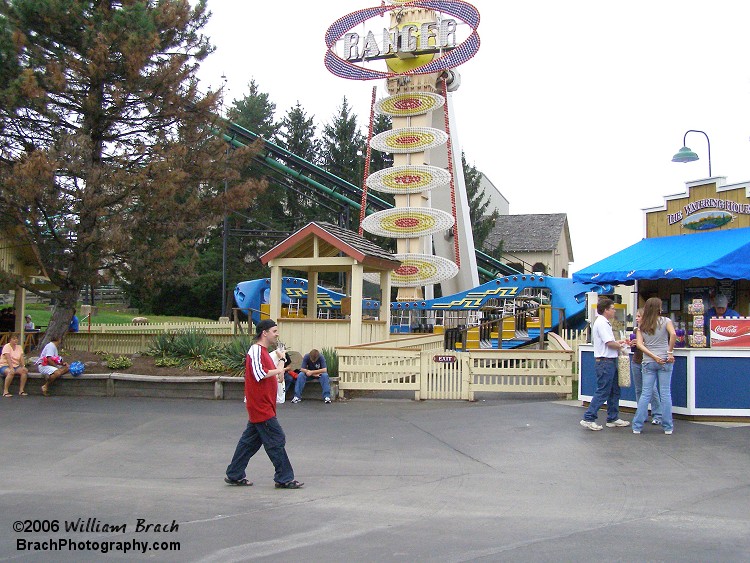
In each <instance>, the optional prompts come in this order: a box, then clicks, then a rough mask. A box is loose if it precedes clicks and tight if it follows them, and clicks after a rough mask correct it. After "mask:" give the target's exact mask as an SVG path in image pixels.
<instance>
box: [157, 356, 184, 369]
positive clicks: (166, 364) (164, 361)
mask: <svg viewBox="0 0 750 563" xmlns="http://www.w3.org/2000/svg"><path fill="white" fill-rule="evenodd" d="M154 365H155V366H156V367H160V368H176V367H180V366H181V365H182V360H181V359H180V358H173V357H171V356H163V357H161V358H156V359H155V360H154Z"/></svg>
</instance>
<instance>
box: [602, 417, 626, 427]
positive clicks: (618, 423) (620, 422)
mask: <svg viewBox="0 0 750 563" xmlns="http://www.w3.org/2000/svg"><path fill="white" fill-rule="evenodd" d="M615 426H619V427H620V428H624V427H625V426H630V423H629V422H628V421H627V420H623V419H621V418H618V419H617V420H613V421H612V422H608V423H607V428H614V427H615Z"/></svg>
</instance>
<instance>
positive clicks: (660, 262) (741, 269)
mask: <svg viewBox="0 0 750 563" xmlns="http://www.w3.org/2000/svg"><path fill="white" fill-rule="evenodd" d="M685 237H689V238H685ZM748 257H750V227H746V228H742V229H730V230H725V231H716V232H711V233H696V234H690V235H688V234H685V235H677V236H671V237H657V238H647V239H643V240H641V241H640V242H638V243H636V244H634V245H632V246H629V247H628V248H626V249H624V250H621V251H620V252H617V253H616V254H613V255H612V256H609V257H608V258H605V259H604V260H600V261H599V262H596V263H595V264H592V265H591V266H588V267H587V268H584V269H583V270H579V271H578V272H575V273H574V274H573V280H575V281H578V282H595V283H611V284H627V285H630V284H632V283H634V282H635V281H636V280H657V279H681V280H686V279H690V278H701V279H706V278H716V279H731V280H742V279H750V259H748Z"/></svg>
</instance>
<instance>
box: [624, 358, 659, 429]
mask: <svg viewBox="0 0 750 563" xmlns="http://www.w3.org/2000/svg"><path fill="white" fill-rule="evenodd" d="M630 379H632V380H633V383H634V384H635V402H636V403H638V401H640V399H641V389H643V371H642V364H636V363H635V362H633V361H631V362H630ZM658 389H659V386H658V384H657V386H656V387H655V388H654V391H656V393H654V394H653V395H652V396H651V418H653V419H654V420H661V401H660V400H659V391H658Z"/></svg>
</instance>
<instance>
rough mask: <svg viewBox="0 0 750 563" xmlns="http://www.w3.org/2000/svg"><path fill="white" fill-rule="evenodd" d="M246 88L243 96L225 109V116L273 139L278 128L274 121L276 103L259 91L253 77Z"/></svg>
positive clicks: (262, 135) (264, 136) (265, 137)
mask: <svg viewBox="0 0 750 563" xmlns="http://www.w3.org/2000/svg"><path fill="white" fill-rule="evenodd" d="M247 88H248V93H247V94H245V96H243V97H242V98H239V99H236V100H234V101H233V102H232V105H231V106H230V107H229V109H228V110H227V117H228V118H229V120H230V121H233V122H234V123H236V124H237V125H240V126H242V127H244V128H245V129H249V130H250V131H252V132H253V133H255V134H256V135H260V136H261V137H263V138H264V139H267V140H269V141H270V140H273V138H274V137H275V136H276V134H277V133H278V130H279V124H278V123H276V122H274V113H275V112H276V104H274V103H273V102H272V101H271V100H270V97H269V95H268V94H267V93H265V92H261V91H260V88H259V87H258V84H257V83H256V82H255V79H252V80H250V83H249V84H248V85H247Z"/></svg>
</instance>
